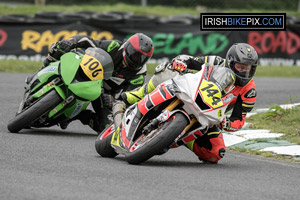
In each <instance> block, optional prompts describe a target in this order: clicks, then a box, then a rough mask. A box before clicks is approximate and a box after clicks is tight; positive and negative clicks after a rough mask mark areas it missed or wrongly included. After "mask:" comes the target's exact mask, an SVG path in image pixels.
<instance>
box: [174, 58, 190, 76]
mask: <svg viewBox="0 0 300 200" xmlns="http://www.w3.org/2000/svg"><path fill="white" fill-rule="evenodd" d="M172 68H173V69H174V70H176V71H178V72H180V73H182V72H184V71H185V70H186V69H187V64H186V63H185V62H184V61H182V60H177V59H176V60H174V61H173V64H172Z"/></svg>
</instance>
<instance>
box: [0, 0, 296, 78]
mask: <svg viewBox="0 0 300 200" xmlns="http://www.w3.org/2000/svg"><path fill="white" fill-rule="evenodd" d="M206 12H215V13H221V12H226V13H229V12H232V13H236V12H238V13H286V15H287V18H286V24H287V29H286V31H251V30H250V31H200V20H199V19H200V13H206ZM136 32H143V33H145V34H146V35H148V36H150V37H151V38H152V40H153V42H154V46H155V50H154V55H153V57H152V59H151V61H150V63H154V64H153V66H155V64H156V63H160V62H162V61H165V60H169V59H172V58H173V57H175V56H177V55H178V54H190V55H194V56H198V55H219V56H222V57H224V56H225V55H226V52H227V49H228V48H229V47H230V46H231V45H232V44H233V43H235V42H245V43H249V44H251V45H252V46H253V47H254V48H255V49H256V50H257V52H258V54H259V58H260V59H259V62H260V65H261V66H264V68H260V69H259V70H258V72H257V74H258V75H259V74H260V73H264V76H274V75H275V76H282V73H287V74H285V75H284V76H287V77H300V0H284V1H281V0H264V1H262V0H247V1H240V0H109V1H107V0H89V1H82V0H13V1H12V0H7V1H6V0H1V2H0V64H1V68H0V71H4V72H5V71H13V70H14V69H12V67H11V66H12V65H11V63H10V64H7V62H8V61H9V62H11V61H13V62H15V63H14V66H18V68H17V69H15V71H18V72H19V71H21V72H22V70H23V71H24V72H28V70H29V72H31V71H34V70H35V66H36V65H40V63H41V61H42V60H43V59H44V57H45V56H46V55H47V51H48V48H49V47H50V45H51V44H52V43H55V42H57V41H58V40H61V39H65V38H69V37H71V36H73V35H76V34H86V35H89V36H91V37H92V38H94V39H97V40H99V39H107V40H111V39H118V40H123V39H126V38H128V37H129V36H130V35H132V34H134V33H136ZM17 60H21V61H26V62H27V61H28V62H30V63H29V64H28V65H26V64H27V63H26V62H22V63H21V64H20V66H19V64H18V63H17V62H18V61H17ZM32 62H34V63H32ZM36 63H37V64H36ZM6 65H9V66H8V67H5V66H6ZM32 66H33V67H32ZM153 66H151V65H150V68H149V69H150V72H151V70H152V68H153ZM284 67H288V70H284ZM270 69H271V70H270ZM264 70H265V71H266V72H267V73H265V72H262V71H264Z"/></svg>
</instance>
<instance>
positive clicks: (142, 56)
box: [123, 33, 153, 70]
mask: <svg viewBox="0 0 300 200" xmlns="http://www.w3.org/2000/svg"><path fill="white" fill-rule="evenodd" d="M152 54H153V42H152V40H151V38H149V37H148V36H146V35H144V34H143V33H136V34H134V35H133V36H131V37H130V38H129V39H128V40H127V41H126V42H125V43H124V48H123V59H124V62H125V64H126V65H127V66H128V67H129V68H130V69H133V70H140V69H141V68H142V67H143V65H144V64H145V63H146V62H147V61H148V60H149V59H150V58H151V56H152Z"/></svg>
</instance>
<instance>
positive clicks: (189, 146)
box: [185, 140, 195, 151]
mask: <svg viewBox="0 0 300 200" xmlns="http://www.w3.org/2000/svg"><path fill="white" fill-rule="evenodd" d="M194 143H195V140H192V141H190V142H188V143H186V144H185V146H186V147H187V148H188V149H189V150H191V151H193V149H194Z"/></svg>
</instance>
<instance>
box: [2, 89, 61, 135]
mask: <svg viewBox="0 0 300 200" xmlns="http://www.w3.org/2000/svg"><path fill="white" fill-rule="evenodd" d="M60 102H61V98H60V96H59V95H58V94H57V92H56V90H52V91H50V92H49V93H48V94H46V95H45V96H43V97H41V98H40V99H39V100H37V102H35V103H34V104H32V105H31V106H30V107H29V108H27V109H26V110H24V111H22V112H21V113H20V114H18V115H17V116H15V118H14V119H12V120H10V121H9V123H8V125H7V129H8V130H9V131H10V132H11V133H18V132H19V131H20V130H21V129H24V128H27V127H29V126H30V124H31V123H32V122H34V121H35V120H37V119H38V118H39V117H41V116H42V115H43V114H45V113H46V112H48V111H50V110H51V109H53V108H54V107H55V106H56V105H58V104H59V103H60Z"/></svg>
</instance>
